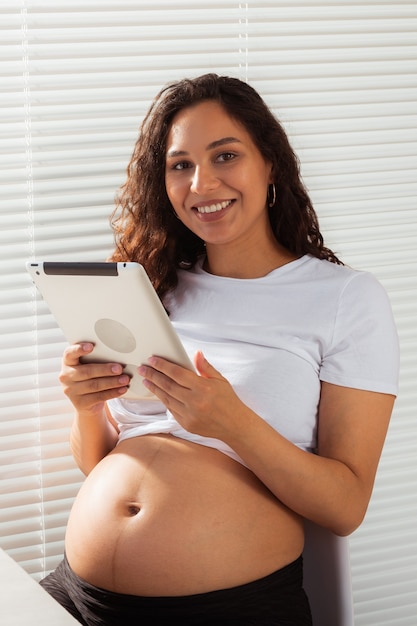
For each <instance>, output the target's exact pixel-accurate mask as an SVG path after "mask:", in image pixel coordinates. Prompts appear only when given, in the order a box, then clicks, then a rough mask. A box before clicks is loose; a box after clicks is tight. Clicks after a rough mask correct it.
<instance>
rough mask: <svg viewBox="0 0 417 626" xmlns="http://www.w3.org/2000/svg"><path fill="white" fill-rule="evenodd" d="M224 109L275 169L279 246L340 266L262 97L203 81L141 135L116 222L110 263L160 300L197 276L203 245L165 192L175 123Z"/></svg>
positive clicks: (239, 86) (154, 113) (212, 78)
mask: <svg viewBox="0 0 417 626" xmlns="http://www.w3.org/2000/svg"><path fill="white" fill-rule="evenodd" d="M207 100H214V101H216V102H218V103H219V104H220V105H221V106H222V107H223V108H224V110H225V111H226V112H227V114H228V115H229V116H230V117H231V118H233V119H234V120H236V121H237V122H239V123H240V124H242V125H243V126H244V127H245V129H246V130H247V132H248V133H249V134H250V136H251V138H252V140H253V142H254V143H255V145H256V146H257V148H258V150H259V151H260V153H261V154H262V155H263V157H264V158H265V160H267V161H269V162H270V163H272V174H273V179H274V184H275V188H276V200H275V203H274V205H273V206H272V207H269V219H270V223H271V226H272V230H273V232H274V234H275V237H276V238H277V241H278V242H279V243H280V244H281V245H283V246H284V247H285V248H287V249H288V250H289V251H290V252H293V253H294V254H295V255H297V256H302V255H303V254H311V255H313V256H314V257H317V258H319V259H327V260H328V261H331V262H333V263H339V264H341V261H340V260H339V259H338V258H337V256H336V255H335V254H334V253H333V252H332V251H331V250H330V249H329V248H326V247H325V246H324V242H323V237H322V235H321V233H320V229H319V224H318V219H317V215H316V213H315V211H314V209H313V206H312V203H311V200H310V198H309V196H308V193H307V191H306V189H305V187H304V185H303V183H302V181H301V176H300V168H299V162H298V158H297V156H296V155H295V153H294V151H293V150H292V148H291V146H290V144H289V141H288V138H287V135H286V133H285V131H284V129H283V127H282V126H281V124H280V123H279V122H278V120H277V119H276V117H275V116H274V115H273V113H272V112H271V111H270V109H269V108H268V107H267V105H266V104H265V102H264V101H263V100H262V98H261V96H260V95H259V94H258V93H257V91H255V89H253V87H251V86H250V85H248V84H247V83H245V82H243V81H241V80H239V79H237V78H231V77H228V76H218V75H217V74H205V75H203V76H199V77H197V78H193V79H184V80H180V81H177V82H175V83H172V84H170V85H167V86H166V87H164V88H163V89H162V90H161V91H160V92H159V93H158V95H157V96H156V98H155V99H154V101H153V103H152V105H151V107H150V109H149V111H148V113H147V114H146V116H145V118H144V120H143V123H142V125H141V128H140V131H139V137H138V139H137V142H136V144H135V148H134V151H133V154H132V158H131V160H130V162H129V165H128V167H127V180H126V182H125V183H124V185H123V186H122V187H121V188H120V190H119V193H118V196H117V198H116V208H115V210H114V212H113V214H112V216H111V224H112V227H113V230H114V235H115V242H116V249H115V251H114V253H113V255H112V257H111V260H112V261H136V262H138V263H141V264H142V265H143V266H144V267H145V269H146V271H147V273H148V275H149V276H150V279H151V281H152V283H153V285H154V287H155V289H156V291H157V292H158V294H159V296H160V298H161V299H162V298H163V296H164V294H165V293H167V291H169V290H170V289H172V288H174V287H175V286H176V285H177V280H178V279H177V270H178V268H181V267H186V268H191V267H192V266H193V265H194V264H195V262H196V260H197V258H198V257H199V256H200V255H202V254H203V253H204V242H203V240H202V239H200V238H199V237H197V236H196V235H195V234H194V233H192V232H191V231H190V230H189V229H188V228H187V227H186V226H184V225H183V224H182V222H180V220H178V219H177V217H176V216H175V214H174V211H173V207H172V205H171V203H170V201H169V199H168V196H167V193H166V189H165V151H166V142H167V136H168V132H169V129H170V125H171V123H172V120H173V118H174V116H175V115H176V114H177V113H178V112H179V111H181V110H182V109H184V108H186V107H189V106H192V105H194V104H197V103H199V102H202V101H207Z"/></svg>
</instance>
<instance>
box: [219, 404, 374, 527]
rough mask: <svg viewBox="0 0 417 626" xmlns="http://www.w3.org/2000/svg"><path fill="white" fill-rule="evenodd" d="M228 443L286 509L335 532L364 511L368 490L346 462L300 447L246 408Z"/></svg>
mask: <svg viewBox="0 0 417 626" xmlns="http://www.w3.org/2000/svg"><path fill="white" fill-rule="evenodd" d="M244 424H245V426H244V428H242V429H239V431H236V432H235V434H234V436H233V437H232V438H230V439H229V440H228V442H227V443H228V444H229V445H230V446H231V447H232V448H233V449H234V450H235V451H236V453H237V454H238V455H239V456H240V457H241V458H242V460H243V461H244V462H245V463H246V464H247V465H248V467H249V468H250V469H251V470H252V471H253V472H254V473H255V474H256V475H257V477H258V478H259V479H260V480H261V481H262V482H263V483H264V484H265V485H266V486H267V487H268V488H269V489H270V490H271V492H272V493H273V494H274V495H275V496H276V497H277V498H278V499H279V500H280V501H281V502H282V503H283V504H285V505H286V506H287V507H288V508H290V509H291V510H293V511H295V512H296V513H298V514H299V515H301V516H303V517H306V518H307V519H310V520H312V521H313V522H315V523H317V524H319V525H321V526H325V527H327V528H329V529H330V530H332V531H333V532H335V533H336V534H339V535H347V534H350V533H351V532H352V531H353V530H355V528H356V527H357V526H358V525H359V524H360V522H361V521H362V519H363V515H364V514H365V511H366V507H367V502H368V500H369V496H370V493H368V490H367V489H366V488H365V487H364V485H363V484H362V482H361V481H360V479H359V477H358V476H356V475H355V473H354V471H353V470H352V469H351V468H349V467H348V466H347V465H346V464H344V463H342V462H340V461H338V460H334V459H330V458H324V457H321V456H318V455H315V454H312V453H310V452H305V451H304V450H301V449H300V448H298V447H297V446H295V445H294V444H293V443H291V442H290V441H288V440H287V439H285V438H284V437H283V436H281V435H280V434H279V433H277V432H276V431H275V430H274V429H273V428H272V427H270V426H269V425H268V424H267V423H265V422H264V421H263V420H261V418H260V417H259V416H257V415H256V414H254V413H253V412H252V411H250V410H248V414H247V415H246V416H245V421H244Z"/></svg>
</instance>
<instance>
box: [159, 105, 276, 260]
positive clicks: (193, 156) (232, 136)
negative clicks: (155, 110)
mask: <svg viewBox="0 0 417 626" xmlns="http://www.w3.org/2000/svg"><path fill="white" fill-rule="evenodd" d="M270 182H271V165H270V164H269V163H267V162H266V161H265V160H264V158H263V157H262V155H261V153H260V152H259V150H258V148H257V147H256V145H255V144H254V142H253V141H252V138H251V136H250V135H249V133H248V132H247V131H246V129H245V128H244V126H242V125H241V124H240V123H239V122H237V121H236V120H234V119H233V118H231V117H230V116H229V115H228V114H227V113H226V111H225V110H224V108H223V107H222V106H221V105H220V104H219V103H217V102H215V101H211V100H209V101H205V102H201V103H199V104H196V105H194V106H191V107H188V108H186V109H183V110H182V111H180V112H179V113H178V114H177V115H176V116H175V118H174V120H173V122H172V124H171V127H170V131H169V134H168V138H167V145H166V170H165V184H166V190H167V194H168V197H169V200H170V202H171V204H172V206H173V208H174V210H175V213H176V214H177V216H178V218H179V219H180V220H181V221H182V222H183V224H185V226H187V228H189V229H190V230H191V231H193V232H194V233H195V234H196V235H198V236H199V237H200V238H201V239H203V241H205V242H206V244H207V249H208V247H209V246H211V247H212V246H217V245H225V244H234V245H235V246H236V245H238V246H240V245H242V246H243V245H244V246H246V249H248V246H249V247H250V244H251V243H254V244H255V245H256V247H258V246H262V243H263V241H264V239H265V237H266V236H267V233H268V232H269V231H270V226H269V219H268V211H267V206H266V196H267V189H268V184H269V183H270ZM258 249H262V248H259V247H258Z"/></svg>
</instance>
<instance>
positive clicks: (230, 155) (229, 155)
mask: <svg viewBox="0 0 417 626" xmlns="http://www.w3.org/2000/svg"><path fill="white" fill-rule="evenodd" d="M236 156H237V155H236V154H235V153H234V152H222V153H221V154H219V155H217V157H216V160H217V161H220V162H224V161H232V160H233V159H234V158H236Z"/></svg>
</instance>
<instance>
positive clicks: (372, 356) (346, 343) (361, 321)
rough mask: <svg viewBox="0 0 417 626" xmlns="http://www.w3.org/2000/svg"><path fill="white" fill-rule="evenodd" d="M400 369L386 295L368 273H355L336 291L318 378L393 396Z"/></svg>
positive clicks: (396, 336)
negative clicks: (330, 332)
mask: <svg viewBox="0 0 417 626" xmlns="http://www.w3.org/2000/svg"><path fill="white" fill-rule="evenodd" d="M398 371H399V345H398V335H397V331H396V327H395V322H394V319H393V314H392V310H391V305H390V302H389V299H388V296H387V294H386V292H385V290H384V288H383V287H382V285H381V284H380V283H379V282H378V281H377V280H376V279H375V277H374V276H372V274H369V273H366V272H358V273H357V274H355V275H354V276H353V277H352V278H351V279H350V280H349V281H348V283H347V284H346V285H345V287H344V289H343V291H342V293H341V295H340V300H339V306H338V310H337V314H336V317H335V320H334V328H333V331H332V335H331V341H330V344H329V345H328V346H327V347H326V349H325V351H324V354H323V360H322V364H321V368H320V379H321V380H322V381H325V382H329V383H333V384H335V385H341V386H343V387H353V388H356V389H364V390H368V391H375V392H380V393H390V394H393V395H397V393H398Z"/></svg>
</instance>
